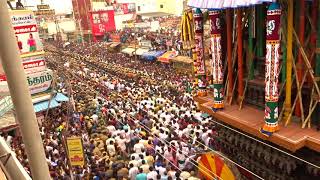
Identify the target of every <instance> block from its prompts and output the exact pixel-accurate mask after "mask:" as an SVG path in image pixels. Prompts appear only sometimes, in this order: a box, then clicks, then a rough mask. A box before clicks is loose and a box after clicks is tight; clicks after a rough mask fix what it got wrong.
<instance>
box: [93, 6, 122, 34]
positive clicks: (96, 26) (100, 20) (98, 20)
mask: <svg viewBox="0 0 320 180" xmlns="http://www.w3.org/2000/svg"><path fill="white" fill-rule="evenodd" d="M90 14H91V15H90V20H91V25H92V34H93V35H94V36H103V35H104V34H105V33H106V32H110V31H114V30H116V24H115V22H114V11H113V10H108V11H95V12H91V13H90Z"/></svg>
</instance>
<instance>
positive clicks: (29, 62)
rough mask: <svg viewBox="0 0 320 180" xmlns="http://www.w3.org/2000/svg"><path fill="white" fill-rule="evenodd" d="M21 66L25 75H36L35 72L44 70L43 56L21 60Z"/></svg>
mask: <svg viewBox="0 0 320 180" xmlns="http://www.w3.org/2000/svg"><path fill="white" fill-rule="evenodd" d="M22 65H23V68H24V71H25V73H26V74H31V73H36V72H40V71H44V70H46V63H45V59H44V55H38V56H30V57H25V58H22Z"/></svg>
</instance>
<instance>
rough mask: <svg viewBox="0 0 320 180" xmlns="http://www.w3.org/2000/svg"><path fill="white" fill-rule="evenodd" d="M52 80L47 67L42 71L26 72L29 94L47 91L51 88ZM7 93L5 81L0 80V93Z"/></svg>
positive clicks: (50, 71) (51, 74)
mask: <svg viewBox="0 0 320 180" xmlns="http://www.w3.org/2000/svg"><path fill="white" fill-rule="evenodd" d="M52 80H53V72H52V70H50V69H47V70H45V71H42V72H37V73H33V74H27V82H28V85H29V90H30V94H36V93H40V92H44V91H47V90H49V89H50V88H51V84H52ZM6 93H9V88H8V84H7V81H2V82H0V94H1V95H2V94H6Z"/></svg>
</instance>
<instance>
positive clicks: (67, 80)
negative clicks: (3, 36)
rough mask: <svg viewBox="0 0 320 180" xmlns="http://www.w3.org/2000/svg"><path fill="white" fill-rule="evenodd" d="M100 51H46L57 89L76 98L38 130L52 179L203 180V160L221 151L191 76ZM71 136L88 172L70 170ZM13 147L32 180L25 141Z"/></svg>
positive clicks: (51, 113) (80, 48) (13, 143)
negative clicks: (203, 155) (203, 156)
mask: <svg viewBox="0 0 320 180" xmlns="http://www.w3.org/2000/svg"><path fill="white" fill-rule="evenodd" d="M100 46H101V44H99V43H97V44H95V45H93V46H88V45H86V46H82V45H80V44H72V45H70V46H68V47H67V49H65V50H64V51H62V50H61V49H59V48H57V47H56V46H54V45H47V46H46V48H47V49H46V51H47V52H48V53H47V64H48V66H49V68H51V69H53V70H54V71H56V72H57V74H58V79H57V86H56V87H55V88H56V89H57V90H58V91H60V92H62V93H65V94H66V95H68V96H69V97H70V99H71V100H70V102H69V103H66V104H63V105H62V106H61V107H59V108H56V109H52V110H50V111H49V114H48V116H47V117H46V118H45V120H44V121H43V122H42V123H41V124H40V132H41V135H42V139H43V144H44V148H45V152H46V158H47V162H48V166H49V169H50V173H51V177H52V178H53V179H70V178H71V176H73V177H74V179H95V180H98V179H99V180H101V179H132V180H150V179H152V180H158V179H161V180H166V179H169V180H170V179H189V180H196V179H199V167H198V165H197V159H198V157H199V154H201V153H203V152H205V151H206V150H207V148H208V147H210V148H218V147H217V145H216V144H215V137H216V130H215V126H214V125H213V124H212V123H211V118H210V117H204V116H202V113H201V112H200V111H198V110H197V108H196V104H195V103H194V101H193V99H192V94H191V93H190V91H189V92H188V91H187V89H188V88H187V87H188V86H190V83H189V82H190V80H191V79H190V77H188V76H184V75H179V74H176V73H175V72H174V71H173V70H172V69H170V67H168V66H165V65H159V64H155V63H153V64H151V63H150V62H143V61H136V62H134V61H131V60H130V58H128V57H126V56H124V55H123V54H120V53H109V52H106V51H104V50H103V49H102V48H101V47H100ZM72 136H77V137H81V138H82V141H83V148H84V152H85V162H86V163H85V165H84V166H83V167H80V166H77V167H72V168H71V167H70V166H69V165H68V157H67V153H66V147H65V137H72ZM21 144H22V145H21ZM10 146H11V147H12V149H13V150H14V151H15V153H16V156H17V158H18V159H19V160H20V162H21V163H22V165H23V166H24V167H25V168H26V170H27V172H29V173H31V172H30V169H29V166H28V159H27V156H26V153H25V150H24V146H23V143H22V141H21V138H20V137H14V139H13V140H12V141H11V143H10ZM202 168H205V167H202ZM211 176H212V177H213V174H211Z"/></svg>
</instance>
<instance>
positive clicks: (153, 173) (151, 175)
mask: <svg viewBox="0 0 320 180" xmlns="http://www.w3.org/2000/svg"><path fill="white" fill-rule="evenodd" d="M149 171H150V172H149V173H148V174H147V179H148V180H149V179H152V180H157V175H158V173H157V172H156V171H154V170H153V167H149Z"/></svg>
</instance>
